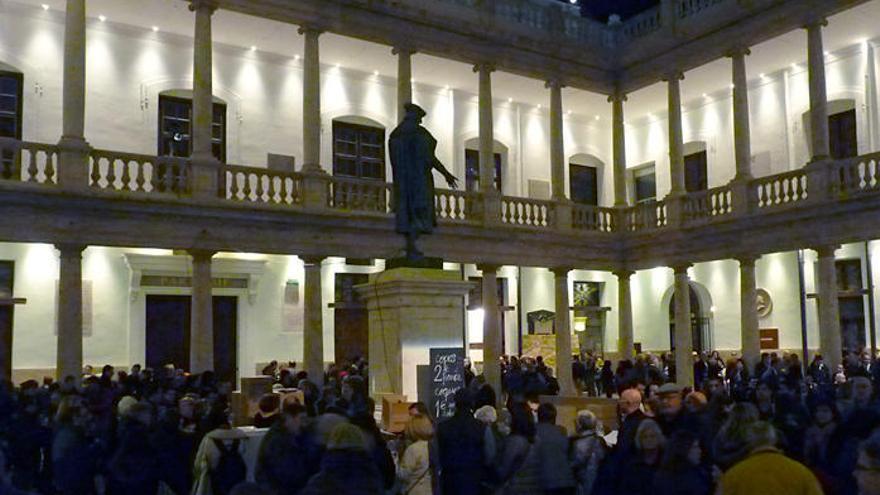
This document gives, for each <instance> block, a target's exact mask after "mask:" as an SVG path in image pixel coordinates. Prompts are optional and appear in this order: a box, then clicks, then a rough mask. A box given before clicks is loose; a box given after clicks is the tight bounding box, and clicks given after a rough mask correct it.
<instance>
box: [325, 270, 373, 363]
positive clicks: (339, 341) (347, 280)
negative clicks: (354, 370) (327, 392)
mask: <svg viewBox="0 0 880 495" xmlns="http://www.w3.org/2000/svg"><path fill="white" fill-rule="evenodd" d="M369 277H370V276H369V275H368V274H366V273H337V274H336V278H335V285H336V287H335V289H336V290H335V292H336V295H335V300H334V303H333V323H334V329H335V330H334V337H333V339H334V346H333V347H334V356H335V359H336V362H337V363H350V362H353V361H354V360H355V359H356V358H358V357H366V356H367V353H368V352H369V345H370V320H369V314H368V313H367V305H366V303H365V302H364V300H363V299H361V297H360V296H358V293H357V291H356V290H354V287H355V286H356V285H360V284H365V283H367V282H369Z"/></svg>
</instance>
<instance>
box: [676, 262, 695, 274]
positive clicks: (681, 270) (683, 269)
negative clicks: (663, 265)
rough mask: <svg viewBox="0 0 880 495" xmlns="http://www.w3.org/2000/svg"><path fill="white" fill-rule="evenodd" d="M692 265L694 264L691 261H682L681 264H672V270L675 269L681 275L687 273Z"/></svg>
mask: <svg viewBox="0 0 880 495" xmlns="http://www.w3.org/2000/svg"><path fill="white" fill-rule="evenodd" d="M692 266H693V265H692V264H690V263H680V264H675V265H672V270H673V271H675V274H676V275H681V274H684V275H687V272H688V268H690V267H692Z"/></svg>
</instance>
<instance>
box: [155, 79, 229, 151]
mask: <svg viewBox="0 0 880 495" xmlns="http://www.w3.org/2000/svg"><path fill="white" fill-rule="evenodd" d="M192 99H193V93H192V90H190V89H169V90H167V91H162V92H160V93H159V156H180V157H189V156H190V155H192V120H193V114H192V112H193V100H192ZM213 102H214V105H213V109H212V114H211V152H212V154H213V155H214V158H216V159H217V160H220V162H221V163H226V102H225V101H223V100H222V99H220V98H217V97H216V96H215V97H214V98H213Z"/></svg>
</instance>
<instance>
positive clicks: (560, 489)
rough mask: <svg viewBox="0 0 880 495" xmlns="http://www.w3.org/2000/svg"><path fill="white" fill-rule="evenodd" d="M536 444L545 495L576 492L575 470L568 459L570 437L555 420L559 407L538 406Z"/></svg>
mask: <svg viewBox="0 0 880 495" xmlns="http://www.w3.org/2000/svg"><path fill="white" fill-rule="evenodd" d="M536 428H537V430H536V433H535V437H536V438H537V441H536V442H535V448H536V449H537V451H538V459H539V469H540V471H539V473H540V477H539V480H540V482H541V488H542V489H543V490H544V494H545V495H567V494H569V495H573V494H574V490H575V479H574V472H573V471H572V468H571V465H570V464H569V460H568V448H569V441H568V437H567V436H566V434H565V429H564V428H562V427H561V426H558V425H557V424H556V407H554V406H553V404H541V406H540V407H538V425H537V427H536Z"/></svg>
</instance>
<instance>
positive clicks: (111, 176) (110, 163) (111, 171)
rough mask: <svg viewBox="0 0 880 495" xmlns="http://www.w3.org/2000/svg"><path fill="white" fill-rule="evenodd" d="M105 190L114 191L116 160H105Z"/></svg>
mask: <svg viewBox="0 0 880 495" xmlns="http://www.w3.org/2000/svg"><path fill="white" fill-rule="evenodd" d="M106 179H107V189H116V159H114V158H109V159H108V160H107V176H106Z"/></svg>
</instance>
